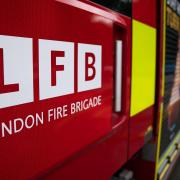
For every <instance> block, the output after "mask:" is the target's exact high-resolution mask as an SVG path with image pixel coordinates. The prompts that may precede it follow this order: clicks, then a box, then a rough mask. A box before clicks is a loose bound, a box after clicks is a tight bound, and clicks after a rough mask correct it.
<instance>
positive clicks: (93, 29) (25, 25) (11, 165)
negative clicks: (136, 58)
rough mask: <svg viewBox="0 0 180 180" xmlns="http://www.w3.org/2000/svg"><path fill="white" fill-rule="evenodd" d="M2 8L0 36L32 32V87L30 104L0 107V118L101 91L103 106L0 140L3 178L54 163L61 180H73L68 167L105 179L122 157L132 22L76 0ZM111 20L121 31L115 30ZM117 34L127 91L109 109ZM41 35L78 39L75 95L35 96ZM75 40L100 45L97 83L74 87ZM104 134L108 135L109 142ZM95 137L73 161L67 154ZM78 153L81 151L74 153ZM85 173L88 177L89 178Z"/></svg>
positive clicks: (28, 174) (37, 172) (31, 173)
mask: <svg viewBox="0 0 180 180" xmlns="http://www.w3.org/2000/svg"><path fill="white" fill-rule="evenodd" d="M0 9H1V10H0V23H1V24H2V26H1V27H0V35H8V36H20V37H30V38H33V76H34V79H33V80H34V92H35V97H34V102H33V103H28V104H24V105H18V106H14V107H8V108H3V109H0V117H1V119H0V122H8V121H9V120H12V119H15V118H19V117H21V118H23V117H26V116H27V115H28V114H35V113H40V112H42V111H43V112H47V111H48V110H49V109H51V108H56V107H58V106H62V105H64V104H67V105H68V104H71V103H72V102H76V101H80V100H84V99H86V98H90V97H94V96H98V95H101V96H102V105H101V106H99V107H94V108H91V109H89V110H86V111H81V112H78V113H76V114H74V115H70V116H68V117H66V118H62V119H57V120H56V121H54V122H51V123H44V124H43V125H42V126H38V127H33V128H32V129H29V130H25V129H24V130H23V131H21V132H20V133H17V134H13V135H10V136H6V137H4V138H0V149H1V151H0V159H1V162H0V179H27V178H37V177H39V176H42V175H46V173H48V172H49V171H51V169H55V170H57V171H59V169H58V168H57V169H56V168H55V167H61V168H60V169H61V171H60V174H59V176H58V177H59V178H62V179H63V178H64V179H66V180H67V177H68V178H70V175H69V172H71V173H72V175H73V173H74V174H75V176H76V177H81V175H82V174H83V177H85V175H86V174H87V173H90V172H92V176H93V177H94V178H97V179H98V177H102V179H106V178H109V176H110V175H112V174H113V173H114V172H115V171H116V170H117V169H118V168H119V167H120V166H121V165H122V164H123V163H124V162H125V161H126V160H127V152H128V150H127V144H128V115H129V93H130V88H129V87H130V54H131V53H130V50H131V48H130V47H131V44H130V43H131V38H130V37H131V35H130V33H131V28H130V27H131V23H130V20H129V19H128V18H125V17H124V16H120V15H119V14H118V13H117V14H116V13H115V14H111V13H110V12H106V11H104V10H103V9H100V8H99V9H98V8H94V7H93V6H91V5H89V4H85V3H83V2H77V1H52V0H46V1H43V3H42V1H40V0H31V1H23V0H19V1H11V2H9V1H3V2H0ZM114 24H116V26H117V27H118V29H119V30H117V31H116V30H115V28H114V27H115V26H114ZM117 38H119V39H122V40H123V41H124V54H123V57H124V62H123V67H124V68H123V72H124V75H123V93H124V94H123V95H122V96H123V98H122V99H123V100H122V103H123V107H122V112H121V113H119V114H115V113H113V93H114V89H113V83H114V80H113V77H114V76H113V71H114V66H113V65H114V41H115V40H116V39H117ZM38 39H48V40H55V41H68V42H74V43H75V54H74V56H75V59H74V63H75V69H74V71H75V73H74V81H75V87H74V90H75V93H74V94H71V95H66V96H62V97H57V98H53V99H48V100H41V101H39V77H38V76H39V59H38V57H39V51H38V48H39V47H38V46H39V45H38ZM78 43H84V44H97V45H101V46H102V88H99V89H95V90H89V91H85V92H77V71H78V70H77V53H78V49H77V46H78ZM126 51H127V53H126ZM68 111H69V110H68ZM45 119H46V118H45ZM112 129H114V132H113V134H114V135H112ZM104 137H106V138H104ZM107 137H110V138H109V140H107ZM101 142H103V143H101ZM95 143H98V145H96V148H94V149H93V150H91V151H90V150H89V151H88V153H87V154H84V155H82V157H81V158H78V159H77V160H76V161H72V164H71V161H70V159H71V158H72V157H75V156H78V155H79V154H81V153H82V151H83V149H84V148H86V149H88V147H89V146H90V144H95ZM80 150H81V151H80ZM77 152H79V153H78V154H76V153H77ZM107 156H109V158H107V159H106V160H105V162H104V161H103V159H104V158H105V157H107ZM98 158H99V159H98ZM96 159H98V162H97V165H99V166H102V167H101V171H99V170H97V169H96V168H95V166H94V170H93V171H91V169H90V168H92V167H93V165H94V163H96ZM65 162H66V164H68V162H69V165H68V166H67V168H63V167H64V163H65ZM75 167H76V168H75ZM109 167H111V168H110V169H109ZM69 168H70V169H69ZM79 168H80V169H79ZM81 168H84V169H83V172H82V170H81ZM104 171H107V173H104ZM64 174H65V175H64ZM86 179H89V180H90V179H91V177H89V178H88V177H87V178H86Z"/></svg>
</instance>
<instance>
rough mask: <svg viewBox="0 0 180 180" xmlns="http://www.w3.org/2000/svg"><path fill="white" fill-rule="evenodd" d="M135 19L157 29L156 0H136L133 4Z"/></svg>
mask: <svg viewBox="0 0 180 180" xmlns="http://www.w3.org/2000/svg"><path fill="white" fill-rule="evenodd" d="M132 3H133V5H132V7H133V10H132V14H133V18H134V19H136V20H138V21H140V22H142V23H145V24H148V25H150V26H152V27H157V18H156V17H157V1H156V0H136V1H133V2H132Z"/></svg>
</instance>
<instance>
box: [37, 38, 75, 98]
mask: <svg viewBox="0 0 180 180" xmlns="http://www.w3.org/2000/svg"><path fill="white" fill-rule="evenodd" d="M39 82H40V100H42V99H48V98H53V97H58V96H63V95H67V94H72V93H74V43H72V42H63V41H51V40H42V39H41V40H39Z"/></svg>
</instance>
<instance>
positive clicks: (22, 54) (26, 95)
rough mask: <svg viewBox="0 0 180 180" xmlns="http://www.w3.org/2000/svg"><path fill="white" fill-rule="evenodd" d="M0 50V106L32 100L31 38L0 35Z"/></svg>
mask: <svg viewBox="0 0 180 180" xmlns="http://www.w3.org/2000/svg"><path fill="white" fill-rule="evenodd" d="M0 50H1V57H0V61H1V62H0V64H1V65H0V68H1V69H0V71H1V73H0V108H5V107H10V106H14V105H19V104H24V103H29V102H33V99H34V98H33V60H32V38H22V37H15V36H3V35H0ZM2 72H3V73H2ZM13 85H15V86H16V87H14V86H13Z"/></svg>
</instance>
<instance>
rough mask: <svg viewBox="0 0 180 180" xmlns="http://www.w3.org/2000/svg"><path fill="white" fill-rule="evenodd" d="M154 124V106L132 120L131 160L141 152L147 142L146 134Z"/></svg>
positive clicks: (130, 138) (130, 135) (130, 137)
mask: <svg viewBox="0 0 180 180" xmlns="http://www.w3.org/2000/svg"><path fill="white" fill-rule="evenodd" d="M153 123H154V106H151V107H149V108H148V109H146V110H144V111H143V112H140V113H138V114H137V115H135V116H133V117H132V118H131V119H130V134H129V155H128V156H129V158H130V157H132V155H134V154H135V153H136V152H137V151H138V150H140V149H141V148H142V147H143V146H144V144H145V143H146V142H145V134H146V132H147V129H148V127H149V126H153Z"/></svg>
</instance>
